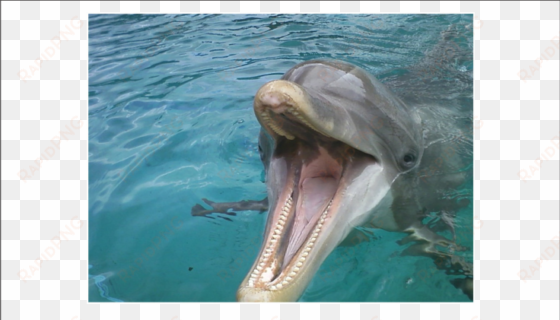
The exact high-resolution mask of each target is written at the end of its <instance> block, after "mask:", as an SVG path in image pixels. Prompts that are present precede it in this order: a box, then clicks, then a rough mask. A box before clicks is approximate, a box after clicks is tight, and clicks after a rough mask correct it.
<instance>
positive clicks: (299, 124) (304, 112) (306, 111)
mask: <svg viewBox="0 0 560 320" xmlns="http://www.w3.org/2000/svg"><path fill="white" fill-rule="evenodd" d="M254 110H255V114H256V116H257V119H258V120H259V122H260V123H261V125H262V126H263V127H264V128H266V129H267V130H268V132H269V134H271V135H272V136H282V137H285V138H287V139H288V140H293V139H294V137H296V136H297V137H300V138H303V139H305V134H306V131H308V130H307V129H308V128H310V129H312V130H313V131H315V132H318V133H321V134H322V135H323V136H326V137H328V134H326V133H325V132H324V130H322V129H321V128H319V127H318V126H316V125H314V124H313V123H312V122H313V119H314V118H316V115H315V114H314V111H313V108H312V107H311V103H310V101H309V97H308V96H307V94H306V93H305V92H304V91H303V90H302V89H301V88H300V87H299V86H298V85H297V84H295V83H292V82H289V81H283V80H277V81H271V82H269V83H267V84H265V85H264V86H263V87H262V88H261V89H259V91H258V92H257V94H256V96H255V102H254Z"/></svg>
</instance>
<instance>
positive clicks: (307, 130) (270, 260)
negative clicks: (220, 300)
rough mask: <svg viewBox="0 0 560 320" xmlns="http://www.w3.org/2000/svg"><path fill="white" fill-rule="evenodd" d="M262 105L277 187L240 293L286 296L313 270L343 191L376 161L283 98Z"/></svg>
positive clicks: (258, 109) (260, 113)
mask: <svg viewBox="0 0 560 320" xmlns="http://www.w3.org/2000/svg"><path fill="white" fill-rule="evenodd" d="M261 100H262V101H264V102H266V104H259V105H255V112H256V113H257V117H258V118H259V121H260V122H261V125H263V127H264V128H266V129H267V130H268V131H269V133H270V134H271V135H272V136H273V137H274V139H275V141H276V148H275V150H274V154H273V156H272V158H273V159H272V161H271V163H274V162H275V159H280V160H279V161H277V162H276V165H277V166H278V167H274V165H272V164H271V168H270V169H269V179H271V175H275V174H276V175H277V176H276V177H272V179H275V180H276V181H279V183H277V185H278V190H277V192H276V194H275V198H274V199H269V201H270V204H271V209H270V212H269V217H268V222H267V227H266V233H265V236H264V240H263V246H262V247H261V251H260V253H259V255H258V257H257V259H256V261H255V263H254V265H253V268H252V269H251V271H250V272H249V274H248V276H247V278H246V279H245V281H244V282H243V284H242V286H241V288H240V290H243V289H244V288H250V289H252V290H253V291H254V290H257V291H269V292H275V291H286V290H290V287H291V286H294V285H296V284H297V282H298V281H297V280H298V278H300V277H301V276H302V274H305V273H308V272H311V273H314V272H315V270H314V269H316V268H318V265H317V264H316V263H313V262H314V260H316V259H319V257H320V256H321V254H319V252H320V251H321V243H322V239H324V238H325V237H324V236H323V235H324V234H325V232H327V233H328V231H325V230H326V229H328V228H329V226H330V225H331V224H332V221H333V218H334V217H335V215H336V213H337V211H338V209H339V207H340V205H341V199H342V198H343V196H344V195H345V192H346V188H347V186H348V185H349V183H350V182H351V181H352V178H353V176H354V175H355V174H356V172H357V171H359V168H363V167H364V166H365V165H367V164H372V163H375V162H376V160H375V159H374V158H373V157H372V156H370V155H367V154H365V153H362V152H361V151H358V150H357V149H354V148H352V147H351V146H349V145H347V144H345V143H343V142H340V141H338V140H336V139H334V138H331V137H329V136H327V135H325V134H323V133H321V131H319V130H318V129H317V128H315V127H314V126H313V125H312V124H311V123H310V121H309V120H308V119H307V118H306V116H305V114H304V113H303V112H300V110H298V107H297V104H294V103H290V102H291V101H289V99H287V98H286V97H282V96H281V95H280V96H279V95H270V96H266V97H264V98H262V99H261ZM319 262H321V261H319ZM311 264H313V265H314V266H315V267H316V268H309V266H310V265H311ZM308 269H311V270H308ZM297 286H298V287H299V285H297ZM294 290H295V291H298V290H302V289H301V288H298V289H294ZM238 294H239V292H238Z"/></svg>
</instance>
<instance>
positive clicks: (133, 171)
mask: <svg viewBox="0 0 560 320" xmlns="http://www.w3.org/2000/svg"><path fill="white" fill-rule="evenodd" d="M315 58H334V59H341V60H345V61H348V62H351V63H354V64H357V65H359V66H361V67H362V68H364V69H365V70H367V71H369V72H370V73H372V74H374V75H376V76H377V77H378V78H379V79H380V80H381V81H382V82H384V83H385V84H387V85H388V86H389V87H390V88H391V89H392V90H393V91H394V92H396V93H397V94H398V95H399V96H401V98H403V99H404V100H405V101H406V102H407V103H409V104H418V105H429V106H432V107H431V108H433V109H434V110H437V112H434V113H437V114H438V115H439V117H440V119H439V120H440V121H441V122H442V123H446V124H447V125H450V124H452V125H453V126H455V127H456V128H458V129H457V130H458V132H459V134H460V135H461V137H462V138H461V139H459V142H460V145H459V150H460V151H461V155H462V157H463V159H464V160H465V161H464V162H465V163H466V165H465V166H464V167H463V168H462V169H463V170H471V169H472V136H471V133H470V131H469V126H470V123H472V68H473V65H472V15H91V16H90V18H89V264H90V269H89V272H90V287H89V299H90V301H107V302H108V301H234V300H235V291H236V289H237V287H238V285H239V284H240V282H241V281H242V279H243V278H244V276H245V274H246V273H247V272H248V270H249V268H250V266H251V264H252V263H253V259H254V258H255V256H256V254H257V251H258V249H259V245H260V239H261V238H262V230H263V226H264V222H265V218H266V213H263V214H259V213H258V212H252V211H247V212H238V213H237V215H236V216H230V215H227V216H225V215H217V214H212V215H210V216H208V217H192V216H191V214H190V210H191V207H192V206H194V205H195V204H197V203H202V202H201V199H202V198H208V199H210V200H213V201H217V202H223V201H239V200H260V199H263V198H264V197H265V196H266V187H265V185H264V183H263V181H264V173H263V167H262V164H261V162H260V159H259V154H258V151H257V148H258V147H257V136H258V132H259V129H260V126H259V124H258V122H257V121H256V119H255V117H254V114H253V108H252V99H253V96H254V94H255V93H256V91H257V90H258V88H259V87H260V86H262V85H263V84H264V83H266V82H268V81H271V80H275V79H279V78H280V77H281V76H282V74H283V73H284V72H286V71H287V70H288V69H289V68H291V67H292V66H294V65H295V64H296V63H299V62H302V61H305V60H310V59H315ZM433 106H438V107H437V108H436V107H433ZM438 108H439V109H438ZM442 108H443V109H442ZM426 110H428V111H429V110H431V109H430V108H426ZM471 129H472V128H471ZM443 196H445V197H451V198H457V199H458V198H467V199H469V200H472V177H471V180H470V181H469V182H468V183H467V184H466V185H465V186H464V187H463V188H461V189H459V190H456V191H454V192H453V193H451V194H446V195H443ZM471 203H472V201H471ZM455 229H456V231H457V233H458V234H459V237H458V241H459V243H460V244H462V245H463V246H467V247H468V248H469V250H467V251H466V252H463V253H461V255H462V256H463V257H465V258H466V259H467V260H469V261H471V262H472V205H471V206H469V207H467V208H465V209H464V210H463V211H461V212H459V213H458V216H457V219H456V226H455ZM443 234H445V233H443ZM374 235H375V236H373V237H371V238H370V239H369V241H363V242H360V243H359V244H358V245H356V246H350V247H339V248H337V249H336V250H335V251H334V252H333V253H332V254H331V255H330V256H329V258H328V259H327V260H326V261H325V263H324V264H323V266H322V267H321V269H320V270H319V271H318V273H317V275H316V276H315V278H314V280H313V281H312V283H311V284H310V286H309V287H308V289H307V290H306V292H305V293H304V295H303V296H302V297H301V299H300V301H470V300H469V299H468V298H467V297H466V296H465V295H464V294H463V293H462V292H461V291H460V290H458V289H456V288H455V287H454V286H453V285H451V284H450V282H449V280H450V279H452V278H453V277H452V276H449V275H446V274H445V273H444V272H442V271H439V270H434V269H433V262H432V260H430V259H428V258H424V257H412V256H403V255H401V254H400V253H401V252H402V251H403V250H404V248H405V246H399V245H398V244H397V243H396V241H398V240H399V239H402V238H403V237H404V236H405V235H404V234H402V233H391V232H385V231H382V230H374ZM447 235H448V236H449V235H450V234H449V233H447Z"/></svg>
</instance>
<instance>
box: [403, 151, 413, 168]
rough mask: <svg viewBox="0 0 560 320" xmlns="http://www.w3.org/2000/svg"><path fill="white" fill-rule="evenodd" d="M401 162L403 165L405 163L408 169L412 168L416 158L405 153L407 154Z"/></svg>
mask: <svg viewBox="0 0 560 320" xmlns="http://www.w3.org/2000/svg"><path fill="white" fill-rule="evenodd" d="M403 160H404V163H405V164H406V165H407V166H409V167H410V166H412V165H413V164H414V162H415V161H416V156H414V155H413V154H412V153H407V154H405V155H404V158H403Z"/></svg>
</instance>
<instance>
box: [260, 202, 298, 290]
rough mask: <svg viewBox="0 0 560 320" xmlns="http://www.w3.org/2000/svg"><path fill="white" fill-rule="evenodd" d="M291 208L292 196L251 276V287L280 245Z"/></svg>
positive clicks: (283, 209) (285, 205)
mask: <svg viewBox="0 0 560 320" xmlns="http://www.w3.org/2000/svg"><path fill="white" fill-rule="evenodd" d="M291 208H292V196H290V197H289V198H288V200H286V203H285V204H284V207H283V208H282V213H281V214H280V218H279V219H278V223H276V227H275V228H274V231H273V235H272V239H270V241H269V242H268V244H267V246H266V249H265V250H264V254H263V255H262V256H261V258H260V259H259V263H258V264H257V267H256V268H255V269H254V270H253V272H252V273H251V276H250V277H249V286H253V285H254V283H255V282H256V281H257V279H258V278H259V276H260V275H261V274H262V272H263V268H264V267H265V266H266V264H267V262H268V260H269V258H270V256H271V255H272V252H274V249H275V248H276V246H277V244H278V239H279V238H280V234H282V230H283V229H284V225H285V224H286V221H287V220H288V214H289V213H290V210H291ZM269 268H272V267H269Z"/></svg>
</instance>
